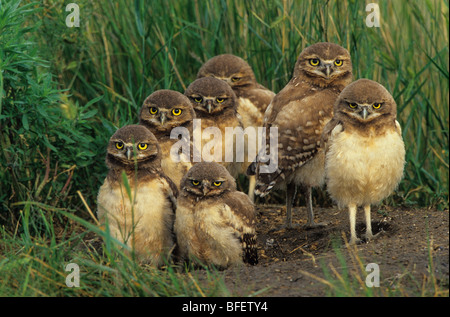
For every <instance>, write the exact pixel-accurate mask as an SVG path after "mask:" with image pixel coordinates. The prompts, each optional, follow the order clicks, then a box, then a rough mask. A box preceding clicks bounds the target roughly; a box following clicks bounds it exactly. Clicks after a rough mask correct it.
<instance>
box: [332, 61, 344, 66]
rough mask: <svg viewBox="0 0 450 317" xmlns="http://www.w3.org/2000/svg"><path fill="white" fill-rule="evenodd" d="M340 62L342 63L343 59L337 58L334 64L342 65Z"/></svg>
mask: <svg viewBox="0 0 450 317" xmlns="http://www.w3.org/2000/svg"><path fill="white" fill-rule="evenodd" d="M342 64H343V61H342V60H340V59H337V60H335V61H334V65H336V66H337V67H339V66H342Z"/></svg>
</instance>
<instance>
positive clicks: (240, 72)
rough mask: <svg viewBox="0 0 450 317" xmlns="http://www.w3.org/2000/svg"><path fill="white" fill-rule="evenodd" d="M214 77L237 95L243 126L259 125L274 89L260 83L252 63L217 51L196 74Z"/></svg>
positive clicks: (238, 109) (198, 76)
mask: <svg viewBox="0 0 450 317" xmlns="http://www.w3.org/2000/svg"><path fill="white" fill-rule="evenodd" d="M202 77H215V78H218V79H222V80H224V81H225V82H226V83H228V84H229V85H230V86H231V88H232V89H233V91H234V93H235V94H236V97H237V103H238V108H237V112H238V113H239V114H240V115H241V117H242V123H243V125H244V127H248V126H255V127H259V126H262V123H263V117H264V112H265V111H266V108H267V106H268V105H269V104H270V102H271V101H272V99H273V97H274V96H275V93H274V92H272V91H270V90H269V89H267V88H266V87H264V86H263V85H261V84H259V83H258V82H257V81H256V78H255V74H254V72H253V69H252V68H251V66H250V65H249V64H248V63H247V62H246V61H245V60H243V59H242V58H240V57H238V56H235V55H232V54H222V55H217V56H215V57H213V58H211V59H209V60H208V61H207V62H206V63H205V64H203V65H202V67H201V68H200V70H199V71H198V73H197V78H202Z"/></svg>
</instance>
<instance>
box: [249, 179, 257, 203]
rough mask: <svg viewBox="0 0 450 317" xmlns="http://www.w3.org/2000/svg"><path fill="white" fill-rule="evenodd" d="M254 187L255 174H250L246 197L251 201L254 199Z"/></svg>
mask: <svg viewBox="0 0 450 317" xmlns="http://www.w3.org/2000/svg"><path fill="white" fill-rule="evenodd" d="M255 187H256V176H255V175H250V176H249V177H248V197H249V198H250V200H251V201H252V202H254V201H255Z"/></svg>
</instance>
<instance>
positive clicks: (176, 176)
mask: <svg viewBox="0 0 450 317" xmlns="http://www.w3.org/2000/svg"><path fill="white" fill-rule="evenodd" d="M194 118H195V112H194V108H193V107H192V105H191V102H190V100H189V99H188V98H187V97H186V96H185V95H183V94H182V93H179V92H177V91H173V90H166V89H163V90H157V91H155V92H154V93H152V94H151V95H150V96H148V97H147V99H145V101H144V104H143V105H142V108H141V111H140V115H139V123H140V124H142V125H144V126H145V127H147V128H148V129H150V131H151V132H152V133H153V134H154V135H155V136H156V138H157V140H158V143H159V145H160V146H161V152H162V159H161V167H162V169H163V171H164V173H165V174H166V175H167V176H169V177H170V179H172V180H173V182H174V183H175V184H176V185H177V186H180V181H181V178H182V177H183V176H184V174H186V173H187V171H188V170H189V169H190V168H191V167H192V163H191V162H192V159H191V158H192V151H193V148H192V142H191V140H192V123H193V121H192V120H193V119H194ZM178 127H184V128H186V129H187V131H188V132H189V133H188V135H185V136H182V138H183V141H184V142H186V144H187V146H188V149H189V153H184V152H183V151H182V150H183V149H182V148H181V147H177V148H178V149H179V150H177V151H172V152H171V149H173V146H174V144H175V143H177V142H179V139H178V138H171V133H172V131H174V130H173V129H174V128H178ZM180 135H181V134H180Z"/></svg>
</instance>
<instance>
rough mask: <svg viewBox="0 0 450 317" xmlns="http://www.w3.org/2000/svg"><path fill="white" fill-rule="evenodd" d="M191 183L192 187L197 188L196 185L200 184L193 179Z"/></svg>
mask: <svg viewBox="0 0 450 317" xmlns="http://www.w3.org/2000/svg"><path fill="white" fill-rule="evenodd" d="M191 183H192V185H194V186H198V184H200V182H199V181H196V180H195V179H193V180H192V181H191Z"/></svg>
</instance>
